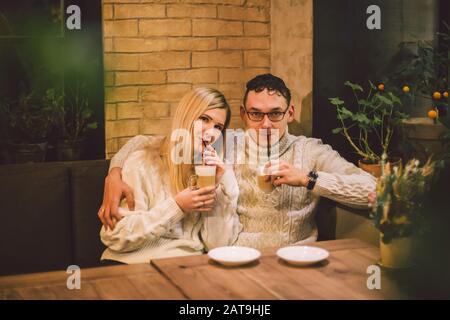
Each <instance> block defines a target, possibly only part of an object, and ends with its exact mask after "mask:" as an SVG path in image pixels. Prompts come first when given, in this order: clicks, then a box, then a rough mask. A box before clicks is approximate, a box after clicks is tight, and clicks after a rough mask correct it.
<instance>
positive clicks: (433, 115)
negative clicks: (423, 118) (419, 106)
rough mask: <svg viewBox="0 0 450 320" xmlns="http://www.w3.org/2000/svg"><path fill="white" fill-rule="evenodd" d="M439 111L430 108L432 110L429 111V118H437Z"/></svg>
mask: <svg viewBox="0 0 450 320" xmlns="http://www.w3.org/2000/svg"><path fill="white" fill-rule="evenodd" d="M437 115H438V114H437V112H436V110H430V111H428V118H430V119H436V118H437Z"/></svg>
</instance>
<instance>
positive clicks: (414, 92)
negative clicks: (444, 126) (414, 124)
mask: <svg viewBox="0 0 450 320" xmlns="http://www.w3.org/2000/svg"><path fill="white" fill-rule="evenodd" d="M443 25H444V27H445V29H446V30H445V32H442V33H440V32H438V33H436V40H417V41H411V42H405V43H402V44H401V45H400V51H399V53H398V55H397V56H396V57H395V58H394V59H393V61H392V63H391V66H389V67H388V68H389V69H391V70H392V72H390V73H389V74H388V75H387V76H386V77H385V79H384V83H385V85H386V87H387V88H390V90H392V91H393V92H394V93H395V94H397V95H399V96H400V95H401V91H404V92H405V91H406V92H408V93H410V95H408V98H409V99H408V100H409V101H407V106H408V109H409V110H408V114H410V115H411V116H412V117H426V114H427V112H428V111H429V110H432V109H437V110H439V112H440V113H441V115H442V116H445V115H446V114H447V111H448V110H447V108H448V97H449V90H448V79H447V75H448V67H449V60H450V57H449V49H450V34H449V30H450V28H449V26H448V25H447V24H446V23H445V22H443Z"/></svg>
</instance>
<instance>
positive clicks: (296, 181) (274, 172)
mask: <svg viewBox="0 0 450 320" xmlns="http://www.w3.org/2000/svg"><path fill="white" fill-rule="evenodd" d="M265 168H267V169H268V171H269V174H270V176H271V180H272V183H273V184H274V185H275V186H280V185H282V184H287V185H290V186H293V187H306V186H307V185H308V181H309V178H308V172H306V171H305V170H302V169H298V168H296V167H294V166H293V165H292V164H290V163H288V162H286V161H269V162H268V163H266V165H265Z"/></svg>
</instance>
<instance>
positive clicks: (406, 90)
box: [402, 86, 410, 93]
mask: <svg viewBox="0 0 450 320" xmlns="http://www.w3.org/2000/svg"><path fill="white" fill-rule="evenodd" d="M402 90H403V92H404V93H408V92H409V90H410V89H409V87H408V86H403V89H402Z"/></svg>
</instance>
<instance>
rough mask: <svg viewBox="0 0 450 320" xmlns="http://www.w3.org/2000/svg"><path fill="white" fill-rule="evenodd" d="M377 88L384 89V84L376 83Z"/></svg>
mask: <svg viewBox="0 0 450 320" xmlns="http://www.w3.org/2000/svg"><path fill="white" fill-rule="evenodd" d="M378 90H380V91H384V84H382V83H380V84H379V85H378Z"/></svg>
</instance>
